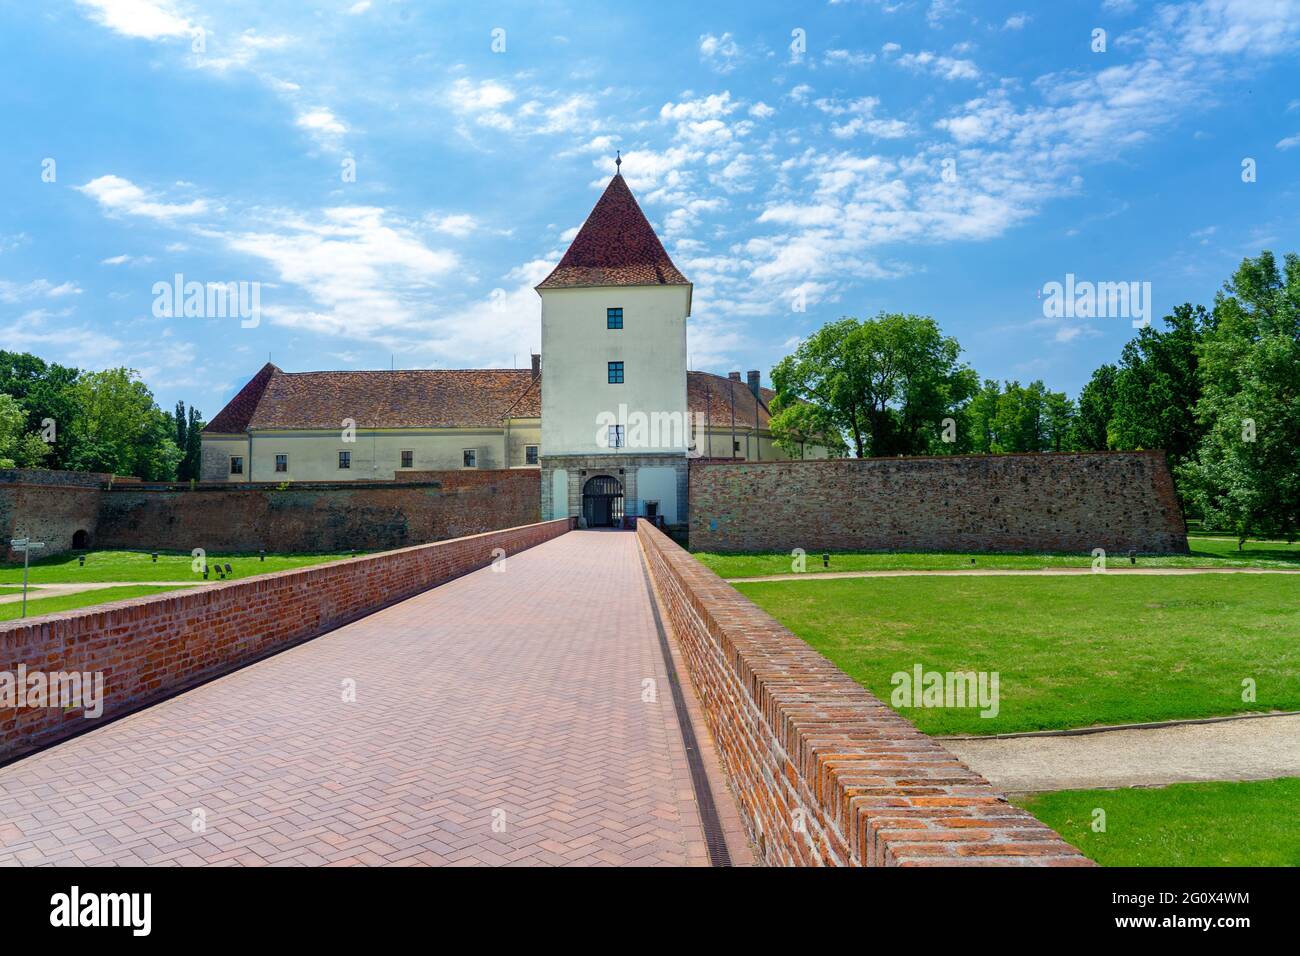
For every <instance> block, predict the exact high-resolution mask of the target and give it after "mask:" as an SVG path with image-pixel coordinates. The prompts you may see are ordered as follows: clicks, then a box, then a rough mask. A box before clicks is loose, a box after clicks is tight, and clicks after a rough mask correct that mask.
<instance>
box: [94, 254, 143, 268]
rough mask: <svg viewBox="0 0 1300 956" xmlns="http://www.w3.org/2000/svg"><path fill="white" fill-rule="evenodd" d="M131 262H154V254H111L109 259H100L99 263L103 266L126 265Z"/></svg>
mask: <svg viewBox="0 0 1300 956" xmlns="http://www.w3.org/2000/svg"><path fill="white" fill-rule="evenodd" d="M131 262H138V263H140V264H141V265H144V264H146V263H150V262H153V257H152V256H128V255H126V254H125V253H124V254H122V255H120V256H109V257H108V258H107V259H100V260H99V264H100V265H102V266H124V265H127V264H128V263H131Z"/></svg>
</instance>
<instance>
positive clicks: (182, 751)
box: [0, 522, 1087, 866]
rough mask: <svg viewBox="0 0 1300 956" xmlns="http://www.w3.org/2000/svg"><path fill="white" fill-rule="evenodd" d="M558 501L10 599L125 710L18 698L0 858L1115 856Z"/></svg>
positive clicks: (507, 861)
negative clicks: (535, 514)
mask: <svg viewBox="0 0 1300 956" xmlns="http://www.w3.org/2000/svg"><path fill="white" fill-rule="evenodd" d="M555 524H556V523H554V522H552V523H549V524H544V525H533V526H528V527H525V528H522V529H511V530H509V531H506V532H497V533H493V534H488V535H480V536H476V537H474V538H468V539H458V540H457V541H453V542H443V543H441V544H436V545H428V546H423V547H421V548H411V549H406V550H404V551H400V552H390V553H389V554H386V555H378V556H373V557H367V558H358V559H354V560H352V561H344V562H339V563H338V564H336V565H330V566H323V567H322V568H319V569H309V570H308V571H299V572H285V573H284V574H279V575H270V576H267V577H266V578H263V579H248V580H245V581H240V582H233V583H227V584H223V585H214V586H212V587H207V588H200V589H195V591H194V592H192V593H188V594H185V595H183V596H180V597H168V596H161V597H155V598H148V599H140V600H137V601H133V602H121V603H120V605H110V606H107V607H106V608H105V609H103V610H100V611H99V612H98V613H87V612H81V613H80V614H77V615H59V616H52V617H51V618H48V619H44V620H43V621H42V620H39V619H38V620H37V621H34V622H27V623H25V624H24V625H23V626H22V627H15V626H14V625H6V626H5V627H4V628H2V629H0V650H3V652H4V659H3V660H0V669H4V668H13V667H14V666H16V664H17V663H19V662H23V661H26V662H28V665H29V667H30V666H31V664H32V663H33V662H39V661H41V660H42V659H44V660H45V661H46V666H47V667H49V668H50V669H54V668H55V666H56V664H57V665H58V666H60V667H61V668H64V669H73V668H74V667H76V666H77V665H78V664H86V663H88V662H98V664H99V666H101V667H103V666H104V663H105V662H109V663H110V664H111V665H112V666H111V667H109V668H107V669H108V672H109V688H110V696H113V695H116V699H117V700H118V701H119V702H122V703H121V706H122V708H123V713H122V715H121V716H120V719H115V720H112V721H111V722H108V723H106V724H104V725H103V726H99V727H97V728H96V729H94V730H92V731H90V732H87V733H81V734H80V735H78V736H75V737H71V738H70V739H67V735H68V733H69V730H70V729H71V730H73V731H75V730H79V729H81V727H82V725H83V718H81V717H80V715H79V714H73V715H70V716H69V715H64V716H65V717H66V719H65V720H63V721H62V722H59V723H52V724H49V725H48V726H45V725H33V726H26V727H24V726H23V722H22V721H21V720H17V719H15V715H14V714H13V712H12V711H10V712H9V713H4V712H0V731H6V732H7V733H8V736H7V737H6V736H5V735H4V734H0V744H4V745H5V746H6V747H7V748H8V753H7V755H8V756H9V757H11V758H12V757H15V756H17V757H18V759H13V760H12V762H10V763H9V764H8V765H7V766H4V767H3V768H0V864H6V865H39V864H51V863H52V864H65V865H115V864H118V865H122V864H132V865H138V864H150V865H204V864H208V865H215V864H222V865H250V866H260V865H274V864H287V865H382V864H395V865H437V866H441V865H453V864H454V865H573V864H579V865H614V866H618V865H659V866H665V865H666V866H680V865H697V866H704V865H709V864H710V863H713V864H715V865H716V864H720V863H726V862H730V863H732V864H741V865H743V864H747V863H750V862H754V861H755V859H756V858H757V860H759V861H762V862H767V863H774V864H820V863H830V864H848V865H863V864H872V863H877V864H878V863H886V864H895V863H909V862H910V863H936V862H937V863H967V864H968V863H981V862H982V863H1010V864H1025V863H1048V864H1072V865H1078V864H1083V863H1086V862H1087V861H1085V860H1084V859H1083V858H1082V857H1080V856H1079V855H1078V854H1077V852H1076V851H1074V850H1073V848H1071V847H1069V846H1068V845H1066V844H1064V843H1062V842H1061V841H1060V840H1059V838H1057V837H1056V835H1055V834H1054V833H1053V832H1052V831H1051V830H1049V829H1047V828H1046V827H1044V826H1042V825H1041V824H1039V823H1037V821H1035V820H1033V819H1032V818H1031V817H1028V816H1027V815H1025V814H1023V813H1022V812H1021V811H1019V810H1016V809H1015V808H1013V807H1011V806H1010V805H1008V804H1007V803H1006V802H1005V800H1004V799H1002V798H1001V797H1000V796H999V795H997V794H996V793H994V792H993V791H992V789H991V788H990V787H989V786H988V784H987V783H985V782H984V781H983V780H982V779H981V778H979V777H978V776H977V775H975V774H974V773H973V772H971V771H970V770H968V769H967V768H965V767H964V766H963V765H962V764H960V763H959V762H958V761H957V760H956V759H955V758H954V757H952V756H951V755H950V754H948V753H947V752H946V751H944V750H943V749H942V747H940V746H939V745H938V744H936V743H934V742H932V741H930V740H929V738H926V737H924V736H923V735H921V734H919V732H917V731H915V730H914V729H913V728H911V726H910V724H907V722H906V721H903V720H902V719H901V718H899V717H897V716H896V715H894V714H893V713H892V711H889V710H888V709H887V708H884V707H883V705H881V704H880V703H879V702H878V701H876V700H875V698H873V697H871V696H870V695H869V694H867V693H866V692H865V691H863V690H862V689H861V688H860V687H858V686H857V685H856V684H854V683H853V682H851V681H849V680H848V679H847V678H845V677H844V676H843V675H842V674H839V672H838V671H835V670H834V668H833V667H831V666H830V665H829V663H828V662H826V661H825V660H824V659H822V658H820V657H819V656H818V655H816V654H814V653H812V652H811V651H810V650H809V649H808V648H807V646H806V645H804V644H803V643H802V642H801V641H798V639H797V638H794V637H793V635H790V634H789V632H787V631H784V629H782V628H780V626H779V625H777V624H776V623H775V622H774V621H772V620H771V619H770V618H768V617H767V616H766V615H764V614H762V612H761V611H758V610H757V609H756V608H754V607H753V605H751V604H749V603H748V602H747V601H745V599H744V598H742V597H740V595H739V594H737V593H736V592H735V591H734V590H733V589H731V588H730V587H729V586H727V585H726V584H725V583H723V582H721V581H719V580H718V579H717V578H716V577H715V576H713V575H712V574H711V572H708V571H707V570H706V569H704V568H703V567H702V566H700V565H699V564H698V563H696V562H694V561H693V559H691V558H690V557H689V556H688V555H686V554H685V552H682V551H681V550H680V549H679V548H677V547H676V546H675V545H673V544H672V543H671V542H669V541H668V540H667V539H666V538H664V537H663V536H662V535H661V534H659V533H658V532H657V531H654V530H653V529H651V528H649V527H648V526H644V525H643V526H642V528H641V529H640V531H639V532H638V533H637V534H629V533H625V532H602V531H569V532H568V533H564V532H565V531H566V530H567V523H565V526H564V527H560V528H555V527H554V526H555ZM536 529H543V530H541V531H538V530H536ZM489 549H490V550H489ZM489 553H490V554H492V555H493V556H495V557H496V559H497V561H496V563H495V564H492V565H489V564H488V555H489ZM506 553H509V557H506V558H505V559H504V561H502V560H500V558H501V556H502V555H503V554H506ZM458 562H459V563H458ZM357 578H361V579H363V583H364V585H365V586H357V584H356V581H355V580H354V579H357ZM442 582H445V583H442ZM651 582H653V585H652V584H651ZM433 584H438V585H439V586H436V587H433V586H431V585H433ZM412 593H413V595H414V596H411V595H412ZM325 594H328V595H329V596H328V597H325V596H323V595H325ZM394 594H396V595H398V598H397V599H395V600H394V599H393V595H394ZM353 595H368V596H357V597H354V596H353ZM358 601H359V602H361V603H359V604H358V603H356V602H358ZM349 602H352V603H349ZM367 602H369V603H370V604H375V605H382V604H386V605H387V606H384V607H381V608H380V609H378V610H373V609H369V608H368V607H367ZM267 606H269V607H270V610H269V611H268V610H265V608H266V607H267ZM321 607H327V609H328V610H327V611H323V610H321ZM367 611H368V613H367ZM261 613H271V614H275V615H276V617H275V618H274V620H276V621H277V622H280V621H281V620H282V619H285V618H291V619H292V621H290V624H293V622H299V623H297V625H296V626H297V627H298V630H294V629H293V628H292V627H287V626H286V627H287V629H286V628H285V627H281V628H280V630H277V631H275V633H274V634H272V637H271V638H268V641H269V643H268V642H266V641H264V642H262V643H260V644H259V643H257V642H256V641H254V642H252V643H251V644H250V643H248V642H247V641H244V640H242V639H239V638H232V637H230V636H229V634H228V632H229V630H230V627H229V625H230V622H231V621H234V620H238V621H240V622H242V623H241V624H240V627H241V628H242V629H243V630H244V631H248V630H250V629H252V630H257V633H258V634H259V636H260V635H261V634H263V633H271V631H272V630H273V629H272V628H271V625H270V624H269V623H263V624H262V625H259V624H258V623H257V621H258V618H257V617H256V615H257V614H261ZM240 615H242V616H240ZM248 615H253V617H252V618H250V617H248ZM330 615H333V617H331V616H330ZM271 619H272V618H270V617H268V618H266V621H270V620H271ZM349 619H350V620H349ZM339 620H348V622H346V623H342V624H341V626H337V623H338V621H339ZM151 621H153V622H154V623H155V624H157V626H156V627H154V628H152V629H151V628H149V627H146V625H147V624H149V623H150V622H151ZM665 625H666V626H665ZM277 626H279V625H278V624H277ZM259 628H260V629H259ZM78 629H80V630H78ZM169 632H175V634H177V635H178V636H177V637H176V639H175V640H170V639H168V638H167V636H166V635H167V634H168V633H169ZM320 632H324V633H320ZM78 634H80V635H91V637H86V639H76V635H78ZM142 634H147V635H148V637H147V640H148V641H150V642H152V643H148V644H145V645H144V647H143V651H144V652H143V653H141V654H133V653H132V652H130V651H129V650H128V651H123V650H122V647H123V646H125V645H130V644H131V643H132V642H133V641H134V642H135V643H137V644H139V643H141V642H142V641H143V640H145V638H143V637H142V636H141V635H142ZM101 635H107V637H105V638H104V639H103V642H102V644H100V645H96V644H95V641H96V640H99V639H100V636H101ZM192 642H198V643H192ZM196 647H202V648H203V649H205V650H212V651H214V654H215V656H212V655H209V656H208V657H207V658H205V659H203V660H200V661H198V662H197V663H195V659H196V656H197V655H196V653H195V648H196ZM268 654H269V655H270V656H267V655H268ZM76 655H82V659H81V660H77V659H74V658H75V656H76ZM113 655H118V656H113ZM123 655H124V656H123ZM249 660H252V662H251V663H249ZM87 669H89V668H87ZM214 674H216V675H218V676H215V679H213V676H214ZM697 695H698V696H697ZM16 716H17V717H21V716H24V715H16ZM112 716H114V715H113V711H112V708H111V707H110V708H109V709H108V710H106V717H105V719H108V718H111V717H112ZM87 723H88V722H87ZM15 726H17V728H18V729H17V730H15ZM715 741H716V742H718V743H716V744H715ZM36 748H43V749H36ZM25 751H26V752H27V755H26V756H21V754H22V753H24V752H25ZM3 755H6V754H5V751H3V750H0V756H3Z"/></svg>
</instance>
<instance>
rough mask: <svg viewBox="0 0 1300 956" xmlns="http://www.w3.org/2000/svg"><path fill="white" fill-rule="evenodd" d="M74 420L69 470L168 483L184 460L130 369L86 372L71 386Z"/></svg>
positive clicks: (168, 421) (163, 419) (166, 423)
mask: <svg viewBox="0 0 1300 956" xmlns="http://www.w3.org/2000/svg"><path fill="white" fill-rule="evenodd" d="M74 394H75V396H76V399H77V403H78V406H79V411H80V414H79V417H78V418H77V419H76V420H75V422H74V434H73V436H72V444H73V450H72V455H71V462H70V463H71V465H72V467H74V468H76V469H79V470H82V471H106V472H112V473H114V474H119V475H135V476H137V477H139V478H145V479H148V480H151V481H170V480H173V479H174V478H175V477H176V466H177V465H178V464H179V463H180V461H181V459H182V458H183V457H184V453H183V452H182V451H181V449H180V448H179V447H177V445H176V442H175V440H174V435H173V432H174V426H173V423H172V422H171V419H170V416H168V415H166V414H165V413H164V412H162V410H161V409H159V408H158V406H157V405H156V404H154V400H153V394H152V393H151V392H150V391H149V389H148V388H147V387H146V386H145V384H144V383H143V382H142V381H140V378H139V374H138V373H137V372H135V371H134V370H132V369H126V368H113V369H107V370H105V371H102V372H87V373H85V374H84V375H82V376H81V377H80V378H79V379H78V380H77V383H76V385H75V386H74Z"/></svg>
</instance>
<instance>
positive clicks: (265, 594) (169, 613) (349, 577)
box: [0, 519, 573, 762]
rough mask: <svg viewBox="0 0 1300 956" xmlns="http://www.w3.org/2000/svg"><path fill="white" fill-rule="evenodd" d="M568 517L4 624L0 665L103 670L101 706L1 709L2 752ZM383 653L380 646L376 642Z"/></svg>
mask: <svg viewBox="0 0 1300 956" xmlns="http://www.w3.org/2000/svg"><path fill="white" fill-rule="evenodd" d="M572 526H573V522H572V519H562V520H559V521H547V522H542V523H539V524H531V525H525V526H523V527H517V528H508V529H505V530H501V531H492V532H488V533H486V534H478V535H473V536H470V537H464V538H457V539H455V540H451V541H440V542H437V543H436V544H427V545H421V546H418V547H411V548H403V549H401V550H398V551H389V552H385V553H384V554H377V555H368V556H365V557H359V558H350V559H346V560H342V561H336V562H332V563H330V564H323V565H318V566H316V567H312V568H305V569H301V570H293V571H281V572H278V573H274V574H265V575H260V576H258V577H253V578H245V579H242V580H239V581H232V582H227V583H219V584H210V585H205V586H199V587H195V588H191V589H188V590H185V591H178V592H173V593H170V594H162V595H158V596H154V597H143V598H136V599H132V600H126V601H117V602H113V603H111V604H102V605H98V606H96V607H94V608H90V609H86V610H82V611H70V612H65V613H61V614H51V615H47V616H45V617H35V618H27V619H26V620H21V621H10V622H6V623H3V624H0V671H6V672H8V673H9V674H13V675H16V674H17V672H18V666H19V665H20V664H25V665H26V667H27V669H28V671H29V672H34V671H41V672H45V673H52V672H56V671H64V672H101V673H103V675H104V682H105V688H104V691H105V693H104V712H103V716H102V717H101V718H98V719H87V718H85V717H84V716H83V715H82V712H81V710H79V709H77V710H71V711H67V712H65V711H63V710H61V709H60V708H57V707H54V708H48V707H47V708H25V707H23V708H15V707H9V708H7V709H0V762H4V761H6V760H9V759H12V758H14V757H17V756H21V755H22V754H24V753H27V752H30V751H31V750H33V749H36V748H38V747H41V746H44V745H47V744H50V743H53V742H55V741H58V740H61V739H64V738H66V737H69V736H72V735H74V734H76V733H79V732H82V731H84V730H88V729H93V728H94V727H95V726H98V725H99V723H100V722H101V721H102V720H105V719H108V718H111V717H114V716H118V715H121V714H124V713H129V712H130V711H133V710H136V709H138V708H140V707H143V706H146V705H148V704H151V703H155V702H157V701H159V700H163V699H165V698H167V697H171V696H173V695H174V694H176V693H179V692H180V691H182V690H185V689H187V688H188V687H191V686H193V685H195V684H197V683H201V682H202V681H204V680H207V679H210V678H212V677H216V676H218V675H220V674H224V673H227V672H229V671H231V670H235V669H237V668H239V667H242V666H243V665H245V664H248V663H250V662H252V661H254V660H257V659H259V658H261V657H264V656H266V655H267V654H271V653H274V652H276V651H280V650H283V649H285V648H287V647H290V646H292V645H294V644H297V643H300V642H302V641H305V640H308V639H310V638H313V637H316V636H318V635H320V634H324V633H326V632H327V631H330V630H333V629H334V628H336V627H340V626H342V625H343V624H346V623H348V622H349V621H353V620H356V619H357V618H360V617H363V616H365V615H367V614H370V613H373V612H374V611H377V610H379V609H380V608H382V607H385V606H387V605H389V604H393V603H395V602H397V601H401V600H404V599H406V598H409V597H412V596H414V595H416V594H419V593H420V592H422V591H426V590H428V589H429V588H432V587H436V586H437V585H439V584H443V583H445V582H447V581H450V580H452V579H453V578H456V577H459V576H461V575H463V574H467V573H469V572H470V571H474V570H477V569H479V568H483V567H486V566H488V565H489V564H490V563H491V562H492V560H493V557H494V551H495V549H501V551H504V553H505V554H507V555H510V554H515V553H517V552H519V551H523V550H525V549H527V548H531V547H533V546H534V545H537V544H540V543H542V542H543V541H547V540H550V539H551V538H555V537H558V536H559V535H561V534H564V533H565V532H567V531H569V530H570V529H571V528H572ZM379 652H380V653H382V650H380V651H379Z"/></svg>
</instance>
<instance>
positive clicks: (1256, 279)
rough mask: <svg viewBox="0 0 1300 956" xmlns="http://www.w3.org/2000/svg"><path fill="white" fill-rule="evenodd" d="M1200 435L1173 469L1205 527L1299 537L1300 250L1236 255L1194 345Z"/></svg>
mask: <svg viewBox="0 0 1300 956" xmlns="http://www.w3.org/2000/svg"><path fill="white" fill-rule="evenodd" d="M1198 358H1199V363H1200V381H1201V397H1200V400H1199V401H1198V402H1197V405H1196V418H1197V422H1198V424H1199V425H1200V426H1201V427H1203V428H1204V429H1205V435H1204V437H1203V439H1202V440H1201V443H1200V447H1199V449H1198V453H1197V456H1196V458H1195V459H1193V460H1189V461H1187V462H1186V463H1185V464H1184V465H1183V466H1182V468H1181V469H1180V471H1179V474H1180V476H1181V477H1182V479H1183V481H1184V487H1185V490H1186V492H1187V494H1188V495H1189V496H1190V498H1191V499H1192V501H1193V503H1194V504H1195V505H1196V506H1197V507H1198V508H1199V510H1200V511H1201V513H1202V514H1203V515H1204V517H1205V520H1206V523H1207V524H1208V525H1209V526H1211V527H1219V528H1224V529H1229V530H1231V531H1233V532H1234V533H1235V534H1236V535H1237V536H1238V538H1239V540H1241V541H1243V542H1244V540H1245V539H1246V537H1247V536H1249V535H1251V534H1258V535H1271V536H1278V537H1284V538H1286V540H1288V541H1293V540H1295V539H1296V537H1298V536H1300V257H1297V256H1296V255H1295V254H1294V253H1293V254H1289V255H1287V256H1286V257H1285V259H1284V266H1283V268H1282V269H1279V268H1278V264H1277V262H1276V260H1275V259H1274V257H1273V254H1272V253H1271V252H1267V251H1266V252H1263V253H1261V254H1260V255H1259V256H1258V257H1257V258H1254V259H1250V258H1247V259H1245V260H1243V262H1242V263H1241V266H1240V267H1239V268H1238V269H1237V271H1236V273H1235V274H1234V275H1233V277H1232V279H1231V280H1229V281H1228V282H1227V283H1225V284H1224V288H1223V291H1221V292H1220V293H1219V294H1218V295H1217V296H1216V297H1215V303H1214V316H1213V322H1212V324H1211V327H1210V328H1208V329H1207V330H1206V331H1205V332H1204V335H1203V339H1202V342H1201V344H1200V348H1199V350H1198Z"/></svg>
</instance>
